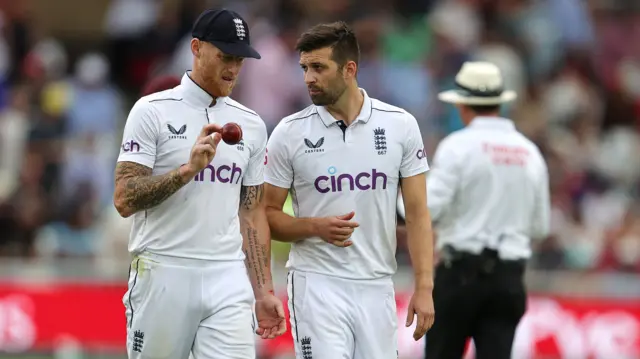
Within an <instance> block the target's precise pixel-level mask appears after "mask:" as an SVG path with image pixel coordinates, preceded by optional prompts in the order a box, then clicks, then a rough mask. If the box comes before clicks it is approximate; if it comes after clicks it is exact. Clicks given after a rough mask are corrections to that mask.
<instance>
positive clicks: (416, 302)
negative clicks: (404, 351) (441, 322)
mask: <svg viewBox="0 0 640 359" xmlns="http://www.w3.org/2000/svg"><path fill="white" fill-rule="evenodd" d="M414 315H417V316H418V322H417V323H416V330H415V331H414V332H413V339H414V340H415V341H418V340H420V338H422V337H423V336H424V335H425V334H426V333H427V330H429V328H431V326H432V325H433V322H434V320H435V315H436V314H435V310H434V308H433V297H432V294H431V291H430V290H426V289H420V290H417V291H416V292H415V293H413V296H412V297H411V302H409V308H407V327H410V326H411V324H413V317H414Z"/></svg>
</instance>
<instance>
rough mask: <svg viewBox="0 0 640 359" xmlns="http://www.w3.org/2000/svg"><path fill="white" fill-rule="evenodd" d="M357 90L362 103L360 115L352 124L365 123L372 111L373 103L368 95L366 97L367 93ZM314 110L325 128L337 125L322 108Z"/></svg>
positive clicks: (317, 107) (318, 107)
mask: <svg viewBox="0 0 640 359" xmlns="http://www.w3.org/2000/svg"><path fill="white" fill-rule="evenodd" d="M359 90H360V92H361V93H362V95H363V96H364V102H363V103H362V108H361V109H360V113H359V114H358V117H356V119H355V121H353V122H354V123H355V122H358V121H362V122H364V123H367V122H369V119H370V118H371V112H372V111H373V109H372V106H373V103H372V101H371V98H370V97H369V95H367V91H365V90H364V89H362V88H360V89H359ZM316 110H317V111H318V115H319V116H320V118H321V119H322V122H323V123H324V125H325V126H327V127H329V126H331V125H333V124H336V123H338V120H336V119H335V117H333V116H332V115H331V114H330V113H329V111H327V109H326V108H325V107H324V106H316Z"/></svg>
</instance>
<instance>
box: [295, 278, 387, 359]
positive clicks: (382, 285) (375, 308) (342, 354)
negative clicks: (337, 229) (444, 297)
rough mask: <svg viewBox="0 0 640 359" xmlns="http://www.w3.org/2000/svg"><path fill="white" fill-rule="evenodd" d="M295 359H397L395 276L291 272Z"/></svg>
mask: <svg viewBox="0 0 640 359" xmlns="http://www.w3.org/2000/svg"><path fill="white" fill-rule="evenodd" d="M287 282H288V283H287V284H288V285H287V289H288V295H289V313H290V318H291V331H292V335H293V341H294V346H295V351H296V358H297V359H311V358H313V359H395V358H397V357H398V344H397V338H398V317H397V314H396V300H395V291H394V288H393V280H392V279H391V278H384V279H376V280H349V279H342V278H336V277H330V276H325V275H321V274H315V273H309V272H300V271H290V272H289V277H288V281H287Z"/></svg>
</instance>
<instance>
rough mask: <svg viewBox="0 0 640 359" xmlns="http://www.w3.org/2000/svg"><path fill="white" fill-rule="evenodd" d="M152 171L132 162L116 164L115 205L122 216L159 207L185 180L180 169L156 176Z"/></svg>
mask: <svg viewBox="0 0 640 359" xmlns="http://www.w3.org/2000/svg"><path fill="white" fill-rule="evenodd" d="M151 173H152V170H151V169H150V168H148V167H146V166H143V165H140V164H137V163H133V162H118V165H117V166H116V174H115V178H116V179H115V181H116V190H115V194H114V203H115V206H116V208H117V209H118V212H120V214H121V215H123V216H130V215H131V214H133V213H136V212H138V211H142V210H145V209H149V208H152V207H155V206H157V205H159V204H160V203H162V202H164V201H165V200H166V199H167V198H169V197H170V196H171V195H172V194H174V193H176V191H178V190H179V189H180V188H182V187H183V186H184V185H185V184H186V181H185V180H184V179H183V177H182V176H181V175H180V171H179V169H175V170H173V171H171V172H169V173H166V174H164V175H159V176H152V175H151Z"/></svg>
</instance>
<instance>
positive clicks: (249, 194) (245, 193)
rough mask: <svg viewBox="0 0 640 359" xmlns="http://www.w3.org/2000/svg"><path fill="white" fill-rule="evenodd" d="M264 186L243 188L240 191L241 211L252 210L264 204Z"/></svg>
mask: <svg viewBox="0 0 640 359" xmlns="http://www.w3.org/2000/svg"><path fill="white" fill-rule="evenodd" d="M263 197H264V185H257V186H242V188H241V189H240V209H241V210H251V209H253V208H255V207H257V206H258V205H259V204H260V203H262V199H263Z"/></svg>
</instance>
